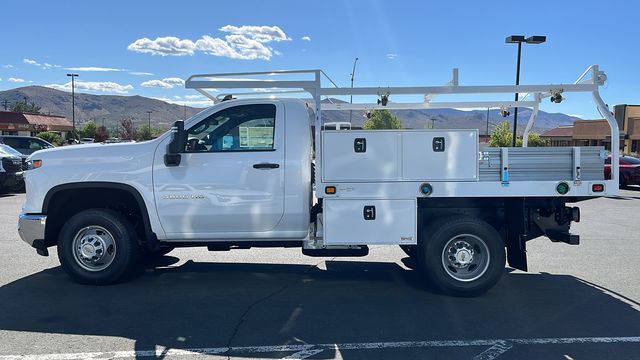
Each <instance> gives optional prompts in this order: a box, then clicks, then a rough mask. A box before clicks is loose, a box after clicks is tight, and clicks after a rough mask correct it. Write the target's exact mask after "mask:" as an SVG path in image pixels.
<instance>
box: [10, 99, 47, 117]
mask: <svg viewBox="0 0 640 360" xmlns="http://www.w3.org/2000/svg"><path fill="white" fill-rule="evenodd" d="M40 109H41V108H40V106H38V105H36V104H35V103H31V104H27V101H26V100H25V101H18V102H17V103H15V104H13V105H12V106H11V108H9V110H10V111H13V112H19V113H27V114H40Z"/></svg>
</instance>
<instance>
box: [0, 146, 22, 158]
mask: <svg viewBox="0 0 640 360" xmlns="http://www.w3.org/2000/svg"><path fill="white" fill-rule="evenodd" d="M0 153H2V154H5V155H15V156H22V154H21V153H20V152H19V151H18V150H16V149H14V148H12V147H11V146H9V145H5V144H0Z"/></svg>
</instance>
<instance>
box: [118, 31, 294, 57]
mask: <svg viewBox="0 0 640 360" xmlns="http://www.w3.org/2000/svg"><path fill="white" fill-rule="evenodd" d="M219 30H220V31H222V32H225V33H229V35H225V36H224V39H223V38H218V37H213V36H210V35H203V36H201V37H200V38H199V39H197V40H195V41H194V40H191V39H180V38H177V37H175V36H165V37H157V38H156V39H155V40H151V39H149V38H146V37H145V38H142V39H138V40H136V41H134V42H133V43H131V44H129V46H128V47H127V49H129V50H131V51H135V52H139V53H145V54H151V55H160V56H186V55H193V54H194V53H195V52H196V51H201V52H204V53H205V54H208V55H213V56H220V57H228V58H231V59H241V60H256V59H262V60H269V59H271V57H272V56H273V55H274V54H276V55H278V54H281V53H279V52H278V51H277V50H273V49H272V48H271V47H267V46H265V45H264V43H268V42H271V41H276V42H279V41H288V40H291V39H290V38H288V37H287V35H286V34H285V33H284V31H282V29H280V28H279V27H277V26H247V25H245V26H232V25H226V26H223V27H221V28H220V29H219Z"/></svg>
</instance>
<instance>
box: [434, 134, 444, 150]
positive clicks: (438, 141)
mask: <svg viewBox="0 0 640 360" xmlns="http://www.w3.org/2000/svg"><path fill="white" fill-rule="evenodd" d="M433 151H434V152H443V151H444V137H442V136H438V137H434V138H433Z"/></svg>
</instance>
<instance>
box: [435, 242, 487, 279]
mask: <svg viewBox="0 0 640 360" xmlns="http://www.w3.org/2000/svg"><path fill="white" fill-rule="evenodd" d="M489 260H490V253H489V247H487V244H486V243H485V242H484V240H482V239H481V238H479V237H478V236H476V235H471V234H460V235H456V236H454V237H452V238H451V239H449V241H447V243H446V244H445V246H444V248H443V249H442V266H443V267H444V270H445V271H446V273H447V275H449V276H451V277H452V278H453V279H455V280H457V281H463V282H470V281H474V280H477V279H479V278H480V277H481V276H482V275H484V274H485V273H486V272H487V269H488V268H489Z"/></svg>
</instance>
